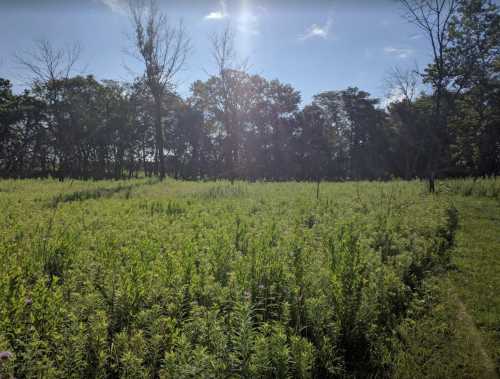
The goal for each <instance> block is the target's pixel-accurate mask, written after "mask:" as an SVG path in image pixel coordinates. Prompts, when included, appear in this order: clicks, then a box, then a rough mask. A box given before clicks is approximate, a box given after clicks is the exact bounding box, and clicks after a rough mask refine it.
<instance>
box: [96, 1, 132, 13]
mask: <svg viewBox="0 0 500 379" xmlns="http://www.w3.org/2000/svg"><path fill="white" fill-rule="evenodd" d="M95 1H97V2H99V3H101V4H104V5H105V6H107V7H108V8H109V9H111V11H113V12H114V13H120V14H123V13H126V10H127V7H126V5H127V3H126V1H125V0H95Z"/></svg>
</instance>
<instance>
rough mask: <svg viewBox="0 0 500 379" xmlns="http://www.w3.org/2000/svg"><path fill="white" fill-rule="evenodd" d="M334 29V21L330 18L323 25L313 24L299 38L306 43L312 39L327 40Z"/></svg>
mask: <svg viewBox="0 0 500 379" xmlns="http://www.w3.org/2000/svg"><path fill="white" fill-rule="evenodd" d="M331 28H332V19H331V18H330V17H329V18H328V20H327V21H326V22H325V23H324V24H323V25H318V24H312V25H311V26H309V27H308V28H307V29H306V31H305V32H304V33H303V34H301V35H300V36H299V40H301V41H305V40H308V39H311V38H322V39H327V38H328V36H329V35H330V29H331Z"/></svg>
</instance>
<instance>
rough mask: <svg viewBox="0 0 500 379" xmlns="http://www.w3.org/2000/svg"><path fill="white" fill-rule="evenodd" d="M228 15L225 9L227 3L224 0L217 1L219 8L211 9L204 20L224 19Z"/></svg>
mask: <svg viewBox="0 0 500 379" xmlns="http://www.w3.org/2000/svg"><path fill="white" fill-rule="evenodd" d="M228 17H229V13H228V11H227V5H226V2H225V1H224V0H220V1H219V9H218V10H216V11H212V12H210V13H209V14H207V15H206V16H205V20H213V21H217V20H224V19H226V18H228Z"/></svg>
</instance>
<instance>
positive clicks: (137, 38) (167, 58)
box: [130, 0, 190, 179]
mask: <svg viewBox="0 0 500 379" xmlns="http://www.w3.org/2000/svg"><path fill="white" fill-rule="evenodd" d="M130 14H131V20H132V25H133V27H134V31H135V34H134V38H133V43H134V48H135V56H136V57H137V58H138V59H140V60H141V61H142V63H143V64H144V79H145V83H146V84H147V86H148V88H149V90H150V91H151V95H152V96H153V99H154V104H155V109H154V117H155V118H154V120H155V140H156V154H157V164H158V167H159V170H158V171H159V175H160V179H164V178H165V151H164V150H165V141H164V133H163V125H162V103H163V101H164V99H165V94H166V93H168V92H169V91H173V90H174V89H175V84H176V83H175V78H176V76H177V74H178V73H179V71H180V70H181V69H182V68H183V67H184V65H185V63H186V59H187V56H188V53H189V51H190V40H189V38H188V36H187V33H186V30H185V28H184V25H183V23H182V21H180V22H179V24H177V25H172V24H171V22H170V21H169V20H168V18H167V16H166V15H165V14H164V13H163V12H161V11H160V9H159V7H158V3H157V2H156V1H155V0H150V1H145V0H137V1H131V2H130Z"/></svg>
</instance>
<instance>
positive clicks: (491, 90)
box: [0, 0, 500, 190]
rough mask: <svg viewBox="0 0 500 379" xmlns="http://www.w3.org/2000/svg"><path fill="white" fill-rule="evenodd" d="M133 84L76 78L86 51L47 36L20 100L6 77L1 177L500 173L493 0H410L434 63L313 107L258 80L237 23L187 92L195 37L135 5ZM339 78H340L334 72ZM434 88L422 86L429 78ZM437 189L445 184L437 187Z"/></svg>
mask: <svg viewBox="0 0 500 379" xmlns="http://www.w3.org/2000/svg"><path fill="white" fill-rule="evenodd" d="M132 4H133V5H131V7H130V14H131V22H132V26H133V30H134V34H133V37H132V42H133V43H132V46H133V49H132V50H131V53H132V54H133V55H134V56H135V57H136V58H138V59H139V60H140V61H141V62H142V64H143V67H144V73H143V75H141V76H139V77H138V78H136V79H135V80H134V81H133V82H132V83H122V82H117V81H111V80H103V81H98V80H96V79H95V78H94V77H93V76H92V75H87V76H84V75H74V74H73V72H74V70H73V68H74V65H75V62H76V61H77V59H78V55H79V47H78V45H75V46H73V47H72V48H69V49H58V48H55V47H54V46H52V45H51V44H50V43H49V42H47V41H40V42H38V44H37V46H36V48H35V49H34V50H33V52H32V53H30V54H29V55H23V56H18V57H17V60H18V62H19V63H21V64H22V65H23V67H25V68H26V69H27V70H28V71H29V72H30V73H31V74H32V78H33V80H32V85H31V87H30V88H29V89H26V90H25V91H24V92H23V93H21V94H15V93H14V92H13V91H12V85H11V83H10V82H9V80H7V79H1V78H0V176H1V177H10V178H26V177H47V176H52V177H57V178H60V179H64V178H82V179H90V178H92V179H104V178H116V179H118V178H124V177H129V178H130V177H134V176H138V175H142V174H145V175H147V176H152V175H157V176H159V177H160V178H164V177H165V176H166V175H169V176H172V177H175V178H184V179H204V178H207V179H209V178H227V179H230V180H234V179H249V180H259V179H264V180H317V181H320V180H354V179H369V180H372V179H389V178H392V177H398V178H405V179H411V178H415V177H421V178H424V177H426V178H429V180H430V185H431V187H433V180H434V177H445V176H447V177H448V176H489V175H498V174H499V173H500V82H499V80H500V58H499V46H500V43H499V40H500V15H499V12H498V7H497V6H496V5H495V4H494V3H493V2H492V1H489V0H414V1H410V0H408V1H406V0H402V1H401V4H402V5H403V7H404V9H406V11H407V13H406V17H407V18H408V21H410V22H413V23H414V24H415V25H416V27H418V28H420V29H421V30H422V31H423V32H424V35H425V37H426V38H428V41H429V46H430V51H431V52H432V56H433V59H432V62H431V63H430V64H429V65H428V66H427V67H426V68H425V70H424V71H422V72H418V71H417V70H403V69H400V68H396V69H394V70H393V72H392V73H391V75H390V77H389V78H388V83H389V87H390V88H391V90H392V93H393V94H396V95H397V96H396V98H397V99H396V100H394V101H392V102H391V103H390V104H388V105H387V106H385V107H384V106H382V104H381V100H380V99H377V98H374V97H372V96H371V95H370V94H369V93H367V92H365V91H363V90H360V89H358V88H352V87H350V88H347V89H344V90H335V91H326V92H322V93H319V94H317V95H315V96H314V97H313V99H312V101H311V103H310V104H306V105H304V106H302V105H301V95H300V93H299V91H297V90H296V89H294V88H293V87H292V86H291V85H289V84H286V83H282V82H280V81H279V80H269V79H267V78H264V77H262V76H260V75H253V74H251V73H250V72H249V70H248V69H247V67H246V65H245V64H244V63H241V62H239V61H238V59H237V57H236V53H235V47H234V34H233V32H232V29H231V28H230V27H227V28H226V29H225V30H224V31H223V32H222V33H220V34H216V35H214V36H213V37H212V38H211V43H212V51H213V56H214V59H215V63H216V67H217V70H216V72H215V73H213V75H211V76H210V77H209V78H208V79H207V80H205V81H201V80H198V81H196V82H194V83H193V84H192V85H191V91H190V96H188V97H187V98H182V97H181V96H179V95H178V93H177V92H176V86H175V78H176V76H177V74H178V72H179V71H180V70H181V69H182V68H183V66H184V64H185V62H186V61H187V59H189V52H190V50H191V43H190V40H189V38H188V36H187V33H186V30H185V28H184V26H183V24H182V23H179V24H174V23H172V22H170V20H169V19H167V18H166V17H165V15H164V14H163V13H162V12H161V11H160V10H159V8H157V6H156V5H155V3H154V2H149V3H148V2H137V3H132ZM332 75H334V73H332ZM419 81H422V82H423V83H426V84H428V86H429V88H430V90H429V91H427V92H418V84H417V83H418V82H419ZM431 190H432V188H431Z"/></svg>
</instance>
